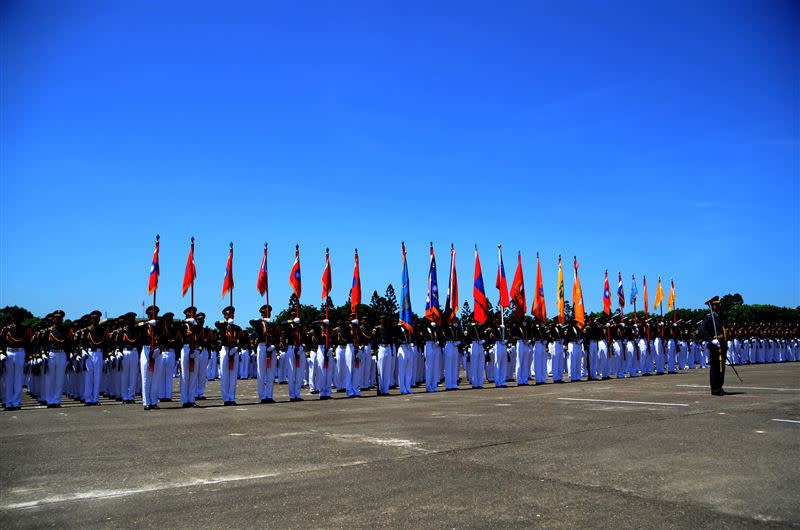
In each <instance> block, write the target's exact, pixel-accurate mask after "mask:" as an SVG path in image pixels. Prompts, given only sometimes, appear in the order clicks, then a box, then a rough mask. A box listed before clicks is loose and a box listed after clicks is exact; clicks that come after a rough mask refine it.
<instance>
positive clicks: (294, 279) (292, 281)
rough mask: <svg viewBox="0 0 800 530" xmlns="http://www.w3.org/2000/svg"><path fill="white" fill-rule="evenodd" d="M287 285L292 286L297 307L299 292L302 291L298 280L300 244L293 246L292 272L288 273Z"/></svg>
mask: <svg viewBox="0 0 800 530" xmlns="http://www.w3.org/2000/svg"><path fill="white" fill-rule="evenodd" d="M289 285H291V286H292V291H294V295H295V296H296V297H297V303H298V307H299V304H300V293H301V292H302V287H303V286H302V284H301V282H300V245H295V247H294V265H292V272H291V274H289Z"/></svg>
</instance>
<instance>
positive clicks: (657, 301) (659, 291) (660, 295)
mask: <svg viewBox="0 0 800 530" xmlns="http://www.w3.org/2000/svg"><path fill="white" fill-rule="evenodd" d="M663 300H664V289H663V288H662V287H661V276H659V277H658V285H657V286H656V299H655V300H653V307H655V306H657V305H661V302H662V301H663Z"/></svg>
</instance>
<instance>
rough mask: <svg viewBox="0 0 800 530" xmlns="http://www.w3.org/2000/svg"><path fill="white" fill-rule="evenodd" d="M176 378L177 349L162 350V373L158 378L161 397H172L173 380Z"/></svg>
mask: <svg viewBox="0 0 800 530" xmlns="http://www.w3.org/2000/svg"><path fill="white" fill-rule="evenodd" d="M174 378H175V350H173V349H169V350H162V351H161V373H160V376H159V378H158V397H159V399H172V380H173V379H174Z"/></svg>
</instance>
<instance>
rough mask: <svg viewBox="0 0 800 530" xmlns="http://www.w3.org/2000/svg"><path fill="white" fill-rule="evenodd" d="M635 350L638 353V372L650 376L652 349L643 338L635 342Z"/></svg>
mask: <svg viewBox="0 0 800 530" xmlns="http://www.w3.org/2000/svg"><path fill="white" fill-rule="evenodd" d="M636 346H637V350H638V351H639V370H640V371H641V372H642V373H643V374H652V373H653V366H655V363H654V362H653V348H652V344H651V343H650V342H649V341H648V340H647V339H644V338H640V339H639V340H638V341H637V342H636Z"/></svg>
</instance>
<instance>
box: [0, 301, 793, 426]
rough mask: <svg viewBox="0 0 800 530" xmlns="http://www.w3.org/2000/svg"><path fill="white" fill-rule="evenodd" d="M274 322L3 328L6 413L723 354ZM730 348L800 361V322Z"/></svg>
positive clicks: (733, 352)
mask: <svg viewBox="0 0 800 530" xmlns="http://www.w3.org/2000/svg"><path fill="white" fill-rule="evenodd" d="M270 312H271V308H267V306H263V307H262V308H261V309H260V313H261V317H260V318H256V319H253V320H250V321H249V324H250V327H249V328H248V329H247V330H245V329H242V327H241V326H239V325H237V324H236V323H235V321H234V316H235V309H234V308H233V307H231V306H228V307H226V308H225V309H224V310H223V311H222V316H223V318H222V319H221V320H219V321H216V322H214V324H213V327H207V326H206V323H205V314H203V313H201V312H198V311H197V309H196V308H195V307H188V308H186V309H185V310H184V312H183V314H184V318H182V319H176V318H175V315H174V314H173V313H170V312H168V313H164V314H161V315H160V314H159V308H158V307H155V306H151V307H149V308H148V309H147V312H146V313H147V319H146V320H145V321H139V320H137V318H136V314H135V313H126V314H124V315H122V316H120V317H118V318H114V319H109V320H105V321H103V322H101V313H100V312H99V311H93V312H91V313H89V314H87V315H84V316H83V317H81V318H80V319H78V320H77V321H74V322H65V320H64V317H65V315H64V312H63V311H61V310H57V311H54V312H53V313H51V314H49V315H47V316H46V317H45V318H44V319H42V321H41V322H40V323H39V324H38V325H37V326H36V327H35V328H29V327H25V326H23V325H22V324H21V322H19V321H13V322H11V323H10V324H8V325H7V326H5V327H3V328H2V330H0V348H1V350H0V351H1V353H0V370H2V377H0V395H1V396H2V400H3V404H4V406H5V409H6V410H17V409H19V408H20V406H21V401H22V392H23V389H27V392H28V394H29V395H30V396H31V397H33V398H34V399H36V400H37V401H38V402H39V403H40V404H41V405H46V406H47V407H50V408H57V407H60V406H61V403H62V399H63V398H64V396H66V397H69V398H71V399H75V400H80V401H82V402H83V403H85V404H86V405H87V406H90V405H99V403H100V402H99V398H100V396H101V395H103V396H106V397H107V398H110V399H116V400H117V401H120V402H122V403H125V404H132V403H134V402H135V401H136V398H137V396H139V395H141V403H142V404H143V406H144V409H145V410H152V409H157V408H158V403H159V402H161V401H172V400H173V386H174V384H173V382H174V379H175V378H179V379H180V385H179V399H180V401H181V403H182V404H183V406H184V407H197V406H198V404H197V401H202V400H204V399H205V392H206V386H207V382H208V381H211V380H216V379H219V380H220V383H219V384H220V387H221V393H222V399H223V403H224V404H225V405H235V404H236V386H237V381H238V380H239V379H246V378H255V379H256V380H257V388H258V398H259V400H260V402H261V403H270V402H273V401H274V400H273V388H274V385H275V384H276V382H277V383H279V384H280V383H285V384H287V385H288V390H289V398H290V400H291V401H298V400H302V399H303V398H302V397H301V389H302V388H303V387H307V388H308V390H309V393H310V394H312V395H318V396H319V399H330V398H331V397H332V394H333V392H334V389H335V391H336V392H339V393H344V394H346V395H347V397H357V396H360V395H361V391H362V390H365V389H368V388H377V394H378V395H379V396H386V395H389V394H390V390H391V389H395V388H396V389H399V393H400V394H410V393H412V392H413V391H414V389H415V388H420V387H424V388H425V390H426V391H427V392H436V391H438V390H440V389H443V390H458V388H459V384H460V382H461V373H462V369H463V373H464V374H465V375H466V379H467V380H468V382H469V385H470V386H471V387H472V388H483V387H484V385H486V384H487V382H488V383H492V384H493V385H494V386H496V387H503V386H506V385H507V383H508V382H509V381H516V383H517V384H518V385H527V384H530V383H531V382H533V383H534V384H544V383H547V382H548V380H551V381H552V382H554V383H562V382H565V380H567V381H580V380H582V379H583V378H587V379H588V380H598V379H609V378H612V377H615V378H617V379H621V378H625V377H637V376H649V375H657V374H665V373H675V372H678V371H681V370H689V369H695V368H697V367H700V368H705V367H706V365H707V363H708V361H709V345H711V346H712V349H713V348H716V347H718V345H717V342H718V341H717V340H716V339H715V338H714V337H704V336H703V332H702V326H698V324H699V323H697V322H684V321H678V322H669V321H666V320H663V319H658V318H651V319H646V320H642V319H638V320H637V321H632V320H631V319H627V320H624V319H622V318H620V317H619V316H618V315H617V316H613V317H608V318H605V317H604V318H603V319H600V320H592V319H587V322H586V325H585V327H584V328H583V329H579V327H578V326H577V325H575V324H574V323H571V324H558V323H554V322H546V323H538V322H537V323H533V322H528V321H524V322H515V323H511V324H509V326H507V327H506V326H503V325H501V324H500V322H488V323H487V324H486V325H479V324H474V323H473V324H470V325H467V326H462V325H461V324H460V323H458V321H455V323H452V324H448V323H442V324H437V323H436V322H431V321H429V320H426V319H423V320H422V321H421V322H420V323H418V325H417V326H415V327H414V328H413V329H411V328H409V327H405V326H404V325H402V324H397V323H396V322H394V321H392V322H389V319H388V318H387V317H380V318H379V320H378V321H377V322H368V321H367V320H366V319H364V318H360V319H359V318H358V316H357V315H355V314H352V315H350V319H349V320H347V321H342V322H335V321H334V322H331V321H328V320H327V319H325V318H324V315H320V318H319V319H318V320H316V321H313V322H305V323H304V322H300V320H299V319H297V318H296V319H294V320H290V321H287V322H272V321H271V320H270V319H269V318H266V315H268V314H270ZM720 333H722V331H720ZM719 336H720V337H722V336H723V335H722V334H720V335H719ZM723 341H724V342H726V344H725V345H726V346H727V348H726V357H727V362H728V363H729V364H756V363H773V362H784V361H797V360H800V327H798V325H797V324H783V323H768V322H759V323H755V322H748V323H738V324H736V323H733V324H728V325H727V326H726V328H725V330H724V338H723ZM710 342H713V344H710ZM723 349H725V348H723Z"/></svg>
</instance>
